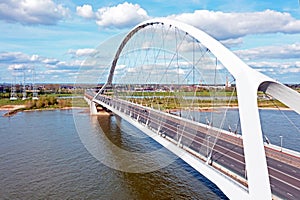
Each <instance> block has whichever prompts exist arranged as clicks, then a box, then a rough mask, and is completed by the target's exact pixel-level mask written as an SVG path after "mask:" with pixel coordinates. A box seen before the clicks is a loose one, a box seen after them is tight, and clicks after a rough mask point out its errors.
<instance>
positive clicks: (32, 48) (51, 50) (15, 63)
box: [0, 0, 300, 83]
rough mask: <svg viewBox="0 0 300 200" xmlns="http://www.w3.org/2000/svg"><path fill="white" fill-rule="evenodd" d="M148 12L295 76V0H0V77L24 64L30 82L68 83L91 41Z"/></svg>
mask: <svg viewBox="0 0 300 200" xmlns="http://www.w3.org/2000/svg"><path fill="white" fill-rule="evenodd" d="M155 17H168V18H171V19H175V20H179V21H183V22H185V23H188V24H191V25H193V26H196V27H198V28H200V29H202V30H204V31H205V32H207V33H208V34H210V35H211V36H213V37H215V38H216V39H218V40H220V41H221V42H222V43H223V44H224V45H226V46H227V47H228V48H230V49H231V50H232V51H234V53H236V54H237V55H238V56H239V57H240V58H241V59H242V60H244V61H245V62H246V63H247V64H249V65H250V66H251V67H253V68H255V69H257V70H259V71H261V72H262V73H265V74H266V75H268V76H271V77H272V78H274V79H277V80H279V81H281V82H284V83H300V5H299V1H298V0H287V1H278V0H277V1H274V0H272V1H271V0H265V1H257V0H251V1H250V0H230V1H229V0H228V1H218V0H214V1H210V0H181V1H170V0H168V1H166V0H152V1H150V0H142V1H139V0H136V1H119V0H117V1H109V0H101V1H95V0H85V1H83V0H65V1H62V0H2V1H1V3H0V30H1V31H0V83H3V82H12V80H13V78H12V74H15V75H16V74H17V72H18V71H19V70H20V69H24V68H28V69H33V68H34V69H35V71H36V81H37V82H54V83H55V82H57V83H62V82H64V83H74V81H75V80H76V76H77V71H78V69H79V68H80V65H81V63H82V61H83V60H84V59H86V57H87V56H89V55H91V54H92V53H93V50H94V49H95V48H96V47H97V46H98V45H100V44H101V43H102V42H104V41H105V40H107V39H108V38H110V37H111V36H113V35H115V34H118V33H122V32H126V31H129V30H130V28H132V27H133V26H134V25H136V24H137V23H139V22H142V21H144V20H146V19H151V18H155ZM99 76H100V75H99ZM17 78H18V77H17ZM19 78H20V77H19Z"/></svg>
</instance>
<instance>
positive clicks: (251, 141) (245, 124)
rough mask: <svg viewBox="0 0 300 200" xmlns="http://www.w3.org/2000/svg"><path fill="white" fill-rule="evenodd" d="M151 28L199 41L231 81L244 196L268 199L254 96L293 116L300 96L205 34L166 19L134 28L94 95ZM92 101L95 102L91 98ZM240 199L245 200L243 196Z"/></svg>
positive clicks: (299, 107) (231, 195) (232, 194)
mask: <svg viewBox="0 0 300 200" xmlns="http://www.w3.org/2000/svg"><path fill="white" fill-rule="evenodd" d="M155 24H160V25H163V26H170V27H171V26H172V27H176V28H177V29H179V30H181V31H184V32H186V33H187V34H189V35H190V36H192V37H193V38H194V39H196V40H198V41H200V42H201V44H202V45H204V46H205V47H206V48H207V49H208V50H209V51H210V52H211V53H212V54H214V56H215V57H216V58H217V59H218V61H219V62H221V63H222V64H223V66H224V67H225V68H227V70H228V71H229V72H230V73H231V74H232V76H233V77H234V78H235V81H236V88H237V94H238V102H239V115H240V121H241V130H242V135H243V145H244V154H245V163H246V171H247V179H248V193H247V195H246V196H247V198H248V199H271V198H272V194H271V188H270V181H269V174H268V170H267V162H266V156H265V150H264V144H263V137H262V130H261V122H260V117H259V112H258V105H257V92H258V91H263V92H265V93H267V94H270V95H271V96H273V97H275V98H276V99H278V100H279V101H281V102H283V103H284V104H286V105H287V106H288V107H290V108H292V109H293V110H295V111H296V112H297V113H300V95H299V94H298V93H297V92H295V91H293V90H292V89H290V88H288V87H286V86H284V85H283V84H281V83H279V82H277V81H275V80H273V79H272V78H270V77H267V76H265V75H263V74H261V73H259V72H257V71H255V70H254V69H252V68H250V67H249V66H248V65H247V64H245V63H244V62H243V61H242V60H241V59H239V58H238V57H237V56H236V55H235V54H234V53H232V52H231V51H230V50H228V49H227V48H226V47H224V46H223V45H222V44H221V43H220V42H218V41H217V40H215V39H214V38H212V37H211V36H209V35H207V34H206V33H205V32H203V31H201V30H199V29H197V28H195V27H193V26H190V25H187V24H184V23H181V22H178V21H173V20H169V19H152V20H148V21H145V22H143V23H141V24H139V25H137V26H136V27H134V28H133V29H132V30H131V31H130V32H129V33H128V34H127V36H126V37H125V38H124V40H123V41H122V43H121V45H120V46H119V48H118V50H117V53H116V55H115V57H114V59H113V62H112V66H111V69H110V73H109V77H108V80H107V83H106V84H105V86H104V87H102V89H101V90H100V91H99V92H98V94H101V93H102V92H103V90H104V88H105V87H107V86H110V85H111V84H112V81H113V76H114V73H115V69H116V66H117V62H118V59H119V57H120V54H121V52H122V50H123V48H124V47H125V46H126V44H127V43H128V41H130V39H131V38H132V37H133V36H134V35H135V34H136V33H137V32H139V31H140V30H142V29H144V28H145V27H147V26H152V25H155ZM96 97H97V95H96ZM94 100H95V102H96V99H95V98H94ZM93 107H94V106H93ZM94 111H95V109H94ZM194 167H197V166H194ZM204 175H205V174H204ZM208 178H209V175H208ZM216 184H217V185H218V186H219V187H220V188H221V190H223V192H224V193H225V194H226V195H228V197H229V198H233V199H235V198H236V199H238V198H240V197H241V196H239V194H235V190H234V189H233V190H232V191H230V188H228V185H227V186H226V185H224V184H223V185H222V183H216ZM242 196H243V197H245V196H244V194H243V195H242Z"/></svg>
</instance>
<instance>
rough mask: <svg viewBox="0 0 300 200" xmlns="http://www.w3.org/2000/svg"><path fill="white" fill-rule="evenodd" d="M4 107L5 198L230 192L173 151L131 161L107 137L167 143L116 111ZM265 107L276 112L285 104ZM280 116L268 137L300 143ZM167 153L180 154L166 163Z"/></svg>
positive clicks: (0, 161) (148, 146)
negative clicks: (9, 111) (12, 110)
mask: <svg viewBox="0 0 300 200" xmlns="http://www.w3.org/2000/svg"><path fill="white" fill-rule="evenodd" d="M284 112H285V113H286V114H287V115H288V116H291V117H292V118H293V117H294V114H291V113H289V111H284ZM3 114H4V112H3V111H0V115H1V117H0V124H1V126H0V138H1V139H0V152H1V154H0V199H227V197H226V196H225V195H224V194H223V193H222V192H221V191H220V190H219V189H218V188H216V186H215V185H214V184H213V183H211V182H210V181H208V180H207V179H206V178H204V177H203V176H202V175H201V174H199V173H198V172H197V171H195V170H194V169H192V168H191V167H190V166H188V165H187V164H186V163H185V162H183V161H182V160H181V159H179V158H176V157H175V156H174V155H173V154H171V153H170V152H168V151H164V152H163V154H162V156H161V158H155V157H154V158H153V159H156V160H152V161H151V162H154V163H158V165H156V164H153V165H152V163H150V164H149V160H147V159H141V158H139V160H138V165H139V166H140V168H138V167H139V166H134V167H128V168H126V166H127V165H130V164H131V163H133V161H131V160H126V159H125V160H124V159H123V160H124V161H123V160H122V157H121V158H119V157H120V155H118V151H114V150H113V149H110V147H111V146H109V145H107V144H106V143H104V141H105V140H103V138H104V137H105V138H108V139H109V141H111V142H112V143H113V144H114V145H115V146H117V147H119V148H121V149H124V150H126V152H134V153H136V152H138V153H139V154H144V155H148V154H147V153H149V152H153V151H157V150H161V149H163V148H162V147H161V146H160V145H159V144H157V143H156V142H155V141H154V140H152V139H151V138H149V137H146V136H145V135H144V134H143V133H142V132H140V131H138V130H137V129H136V128H134V127H132V126H131V125H130V124H128V123H127V122H125V121H124V120H120V119H118V118H117V117H114V116H110V117H109V116H98V117H97V116H90V115H89V113H88V112H87V110H84V109H75V110H54V111H32V112H20V113H18V114H17V115H15V116H13V117H2V116H3ZM261 115H262V116H263V115H265V117H270V118H272V119H274V118H275V117H276V116H277V115H278V116H279V112H278V111H277V112H276V111H262V113H261ZM298 119H299V118H296V122H298V125H299V121H297V120H298ZM276 120H277V119H276ZM292 120H295V119H292ZM281 121H282V120H280V119H279V120H278V121H277V122H276V123H275V124H276V125H277V127H274V123H273V124H268V123H263V126H267V127H271V130H269V131H270V132H272V128H275V129H278V127H279V128H280V129H281V132H278V131H276V133H274V134H269V133H268V137H269V139H270V140H271V141H274V143H275V144H276V143H278V142H279V135H283V136H284V138H283V145H284V147H289V148H292V149H295V150H298V151H299V145H298V144H299V132H298V133H290V131H287V127H285V126H281V125H280V124H279V123H280V122H281ZM278 124H279V125H278ZM288 127H291V126H288ZM264 129H265V127H264ZM267 129H268V128H267ZM287 132H289V133H287ZM294 134H295V137H294ZM292 137H294V138H292ZM96 154H97V155H96ZM134 155H135V154H134ZM112 160H113V161H112ZM164 160H167V161H170V160H173V161H174V162H170V163H171V164H169V165H166V166H165V165H164V164H162V163H163V161H164ZM121 161H122V162H124V163H125V164H124V163H121ZM128 163H129V164H128ZM125 165H126V166H125ZM124 166H125V167H124ZM143 166H154V168H153V169H152V170H149V168H143ZM157 166H158V168H157V169H156V168H155V167H157ZM132 169H145V171H144V172H143V171H134V170H133V171H132ZM130 170H131V171H130ZM147 170H148V171H147Z"/></svg>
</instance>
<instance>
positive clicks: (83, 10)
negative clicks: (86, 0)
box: [76, 4, 95, 19]
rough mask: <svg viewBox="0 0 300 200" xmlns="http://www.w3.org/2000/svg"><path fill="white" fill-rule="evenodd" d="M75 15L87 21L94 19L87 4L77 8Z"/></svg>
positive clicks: (91, 9) (90, 7) (91, 10)
mask: <svg viewBox="0 0 300 200" xmlns="http://www.w3.org/2000/svg"><path fill="white" fill-rule="evenodd" d="M76 13H77V15H79V16H81V17H83V18H87V19H91V18H94V17H95V14H94V12H93V8H92V6H91V5H88V4H85V5H83V6H77V7H76Z"/></svg>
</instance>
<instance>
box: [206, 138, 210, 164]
mask: <svg viewBox="0 0 300 200" xmlns="http://www.w3.org/2000/svg"><path fill="white" fill-rule="evenodd" d="M209 138H210V135H209V136H207V148H206V156H207V158H208V148H209Z"/></svg>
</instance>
